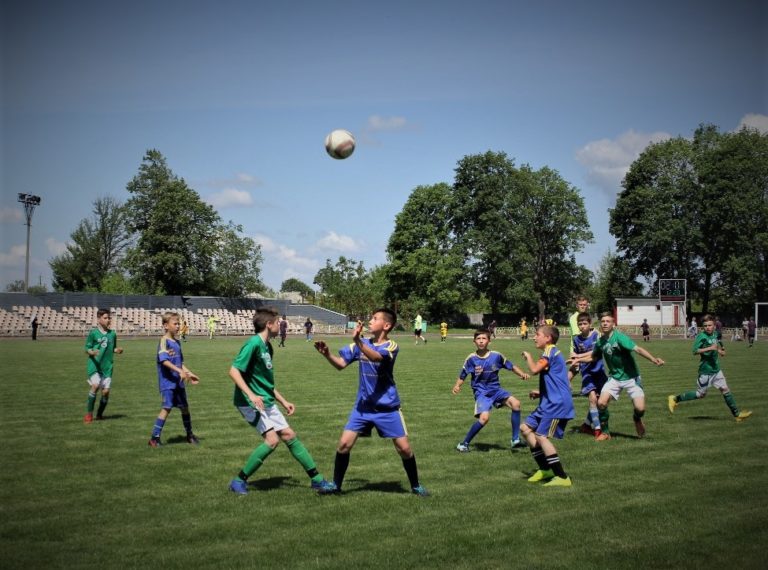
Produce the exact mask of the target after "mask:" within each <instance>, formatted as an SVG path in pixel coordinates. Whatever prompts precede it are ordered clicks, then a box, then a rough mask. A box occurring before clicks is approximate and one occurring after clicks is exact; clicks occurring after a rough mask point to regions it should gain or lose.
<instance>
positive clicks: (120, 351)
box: [115, 346, 123, 354]
mask: <svg viewBox="0 0 768 570" xmlns="http://www.w3.org/2000/svg"><path fill="white" fill-rule="evenodd" d="M115 353H116V354H123V347H122V346H118V347H117V348H116V349H115Z"/></svg>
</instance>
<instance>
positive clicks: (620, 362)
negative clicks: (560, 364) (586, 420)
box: [571, 313, 664, 441]
mask: <svg viewBox="0 0 768 570" xmlns="http://www.w3.org/2000/svg"><path fill="white" fill-rule="evenodd" d="M600 331H601V333H602V335H601V336H600V338H599V339H597V342H596V343H595V346H594V348H593V349H592V352H591V353H590V352H587V353H585V354H582V355H578V356H575V357H573V358H571V363H581V362H593V361H595V360H597V359H599V358H603V359H604V360H605V366H606V368H607V371H608V381H607V382H606V383H605V385H604V386H603V389H602V391H601V392H600V397H599V398H598V400H597V409H598V412H599V414H600V426H601V427H602V430H603V433H602V434H600V436H599V437H598V438H597V439H598V441H603V440H607V439H611V435H610V431H609V430H608V416H609V414H608V403H609V402H610V401H611V399H613V400H618V399H619V396H620V395H621V392H622V391H624V390H626V391H627V395H629V397H630V398H631V399H632V405H633V407H634V414H633V415H632V419H633V420H634V422H635V430H636V431H637V435H638V437H644V436H645V424H643V416H644V415H645V392H644V391H643V386H642V379H641V378H640V369H639V368H638V367H637V363H636V362H635V357H634V356H633V353H635V352H636V353H637V354H639V355H640V356H642V357H643V358H646V359H648V360H650V361H651V362H653V363H654V364H655V365H656V366H663V365H664V361H663V360H662V359H661V358H656V357H655V356H653V355H652V354H651V353H650V352H648V351H647V350H645V349H644V348H641V347H639V346H637V345H636V344H635V343H634V341H633V340H632V339H631V338H629V337H628V336H627V335H625V334H624V333H623V332H621V331H619V330H616V322H615V321H614V320H613V315H612V314H611V313H603V314H602V315H600Z"/></svg>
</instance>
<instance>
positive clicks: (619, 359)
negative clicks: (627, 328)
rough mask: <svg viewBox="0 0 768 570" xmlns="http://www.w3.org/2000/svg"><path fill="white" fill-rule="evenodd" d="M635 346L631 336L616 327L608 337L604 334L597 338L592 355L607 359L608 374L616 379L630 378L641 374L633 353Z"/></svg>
mask: <svg viewBox="0 0 768 570" xmlns="http://www.w3.org/2000/svg"><path fill="white" fill-rule="evenodd" d="M635 346H637V345H636V344H635V343H634V341H633V340H632V339H631V338H629V337H628V336H627V335H625V334H624V333H623V332H620V331H617V330H615V329H614V330H613V331H612V332H611V334H610V335H608V337H605V336H604V335H603V336H601V337H600V338H599V339H597V342H596V343H595V348H594V349H592V356H595V357H597V358H600V357H603V358H604V359H605V366H606V367H607V368H608V375H609V376H610V377H611V378H613V379H614V380H619V381H622V380H629V379H631V378H637V377H638V376H640V370H639V369H638V368H637V363H636V362H635V357H634V355H633V352H634V351H635Z"/></svg>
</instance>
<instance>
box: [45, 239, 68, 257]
mask: <svg viewBox="0 0 768 570" xmlns="http://www.w3.org/2000/svg"><path fill="white" fill-rule="evenodd" d="M45 246H46V247H47V248H48V253H50V254H51V255H61V254H62V253H64V252H65V251H67V244H66V243H64V242H63V241H58V240H56V239H54V238H52V237H49V238H48V239H46V240H45Z"/></svg>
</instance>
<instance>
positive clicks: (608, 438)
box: [595, 433, 611, 441]
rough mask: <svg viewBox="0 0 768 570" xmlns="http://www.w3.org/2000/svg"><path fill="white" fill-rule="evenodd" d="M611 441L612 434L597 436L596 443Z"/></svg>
mask: <svg viewBox="0 0 768 570" xmlns="http://www.w3.org/2000/svg"><path fill="white" fill-rule="evenodd" d="M610 439H611V434H609V433H601V434H600V435H598V436H595V441H609V440H610Z"/></svg>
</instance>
